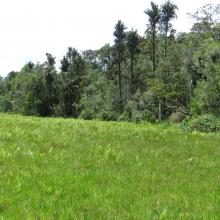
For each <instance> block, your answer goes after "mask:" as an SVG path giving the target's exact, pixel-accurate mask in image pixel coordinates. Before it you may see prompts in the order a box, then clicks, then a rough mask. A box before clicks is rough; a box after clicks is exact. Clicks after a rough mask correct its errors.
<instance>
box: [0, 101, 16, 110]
mask: <svg viewBox="0 0 220 220" xmlns="http://www.w3.org/2000/svg"><path fill="white" fill-rule="evenodd" d="M12 108H13V104H12V102H11V101H10V100H8V99H7V98H3V99H1V100H0V111H2V112H10V111H11V110H12Z"/></svg>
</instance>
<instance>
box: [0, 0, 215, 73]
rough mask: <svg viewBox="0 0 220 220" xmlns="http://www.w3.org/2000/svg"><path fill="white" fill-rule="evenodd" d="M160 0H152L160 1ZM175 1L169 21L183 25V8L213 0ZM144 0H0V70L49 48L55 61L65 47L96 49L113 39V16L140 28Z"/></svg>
mask: <svg viewBox="0 0 220 220" xmlns="http://www.w3.org/2000/svg"><path fill="white" fill-rule="evenodd" d="M164 1H165V0H163V1H162V0H154V2H156V3H158V4H161V3H164ZM173 2H174V3H175V4H177V5H178V7H179V12H178V17H179V18H178V20H177V21H176V22H175V25H174V27H175V28H176V29H177V30H178V31H179V32H180V31H188V30H189V29H190V27H191V23H190V19H189V18H188V17H187V16H186V13H187V12H194V11H195V10H196V9H197V8H199V7H200V6H203V5H205V4H207V3H212V4H217V3H219V0H173ZM149 5H150V0H0V75H2V76H5V75H6V74H7V73H8V72H10V71H12V70H20V69H21V67H22V66H23V65H24V64H25V63H26V62H28V61H32V62H35V63H36V62H37V61H40V62H43V61H44V60H45V53H46V52H48V53H51V54H52V55H54V56H55V57H56V58H57V59H56V61H57V63H59V61H60V59H61V58H62V56H63V55H64V54H65V53H66V51H67V47H69V46H71V47H75V48H76V49H78V50H79V51H81V50H86V49H98V48H100V47H101V46H103V45H104V44H105V43H112V42H113V35H112V33H113V31H114V26H115V24H116V22H117V21H118V20H119V19H121V20H122V21H123V22H124V23H125V24H126V26H127V27H128V29H130V28H132V27H133V28H134V29H137V30H138V31H139V33H140V34H141V35H143V34H144V31H145V29H146V23H147V16H146V15H145V14H144V10H145V9H146V8H148V7H149Z"/></svg>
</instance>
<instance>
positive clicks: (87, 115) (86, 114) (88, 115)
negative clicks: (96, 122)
mask: <svg viewBox="0 0 220 220" xmlns="http://www.w3.org/2000/svg"><path fill="white" fill-rule="evenodd" d="M95 117H96V115H95V113H94V111H92V110H90V109H86V110H83V111H82V112H81V114H80V118H82V119H85V120H92V119H94V118H95Z"/></svg>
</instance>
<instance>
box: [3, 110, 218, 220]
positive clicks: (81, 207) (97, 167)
mask: <svg viewBox="0 0 220 220" xmlns="http://www.w3.org/2000/svg"><path fill="white" fill-rule="evenodd" d="M0 219H77V220H78V219H117V220H118V219H169V220H170V219H175V220H176V219H216V220H218V219H220V134H219V133H217V134H202V133H195V132H194V133H186V132H183V131H180V130H178V129H176V128H172V127H169V126H164V125H151V124H145V125H135V124H129V123H115V122H112V123H111V122H97V121H82V120H73V119H53V118H37V117H23V116H12V115H6V114H0Z"/></svg>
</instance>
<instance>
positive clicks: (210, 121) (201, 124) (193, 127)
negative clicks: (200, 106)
mask: <svg viewBox="0 0 220 220" xmlns="http://www.w3.org/2000/svg"><path fill="white" fill-rule="evenodd" d="M186 126H187V128H188V130H189V131H201V132H217V131H220V123H219V121H218V119H217V118H216V117H215V116H213V115H209V114H207V115H201V116H198V117H196V118H192V119H191V120H189V121H188V122H186Z"/></svg>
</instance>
